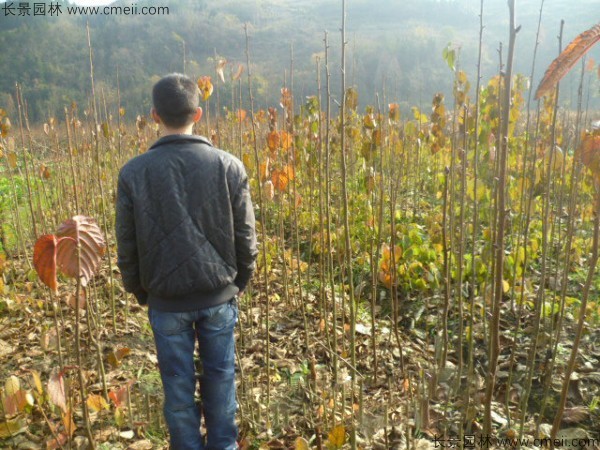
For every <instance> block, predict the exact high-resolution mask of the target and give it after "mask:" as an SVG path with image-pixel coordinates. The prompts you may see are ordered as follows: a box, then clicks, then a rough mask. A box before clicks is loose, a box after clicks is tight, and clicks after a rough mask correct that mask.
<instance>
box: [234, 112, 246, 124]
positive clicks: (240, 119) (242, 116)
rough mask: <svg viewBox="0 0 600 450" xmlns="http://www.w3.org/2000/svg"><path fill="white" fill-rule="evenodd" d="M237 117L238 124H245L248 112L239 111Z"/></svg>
mask: <svg viewBox="0 0 600 450" xmlns="http://www.w3.org/2000/svg"><path fill="white" fill-rule="evenodd" d="M236 117H237V120H238V122H243V121H244V119H245V118H246V110H245V109H238V110H237V113H236Z"/></svg>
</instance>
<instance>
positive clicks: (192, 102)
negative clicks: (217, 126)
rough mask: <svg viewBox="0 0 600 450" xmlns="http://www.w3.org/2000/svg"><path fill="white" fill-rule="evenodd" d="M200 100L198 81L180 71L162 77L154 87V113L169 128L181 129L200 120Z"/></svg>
mask: <svg viewBox="0 0 600 450" xmlns="http://www.w3.org/2000/svg"><path fill="white" fill-rule="evenodd" d="M199 101H200V96H199V93H198V86H196V83H194V82H193V81H192V80H191V79H190V78H188V77H187V76H185V75H182V74H180V73H172V74H170V75H167V76H165V77H163V78H161V79H160V80H159V81H158V82H157V83H156V84H155V85H154V87H153V88H152V103H153V105H154V110H153V114H154V113H156V114H157V115H158V117H159V118H160V121H161V122H162V123H163V124H164V125H165V126H166V127H168V128H172V129H179V128H183V127H185V126H186V125H189V124H191V123H192V122H197V121H198V120H200V115H201V114H202V110H201V109H200V108H199V107H198V103H199ZM155 120H156V117H155Z"/></svg>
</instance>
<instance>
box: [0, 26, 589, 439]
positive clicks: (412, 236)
mask: <svg viewBox="0 0 600 450" xmlns="http://www.w3.org/2000/svg"><path fill="white" fill-rule="evenodd" d="M482 26H483V25H482ZM343 30H344V28H343V26H342V42H346V40H345V38H344V36H343V32H344V31H343ZM509 31H510V35H511V41H514V38H515V34H516V30H515V29H514V28H511V30H509ZM581 31H584V30H581ZM323 37H324V47H323V54H322V55H320V56H318V57H317V58H316V59H315V72H314V77H315V85H316V89H315V91H314V92H313V93H310V95H308V96H306V95H304V96H299V95H297V94H296V93H295V92H294V79H293V74H294V72H293V67H290V71H289V76H288V78H287V80H286V82H285V83H283V84H282V85H281V86H272V87H271V89H276V90H278V92H280V103H279V104H274V105H271V106H269V107H266V108H259V107H256V106H255V104H256V102H255V99H254V93H253V76H252V67H253V65H255V64H259V63H260V61H253V60H252V54H251V45H250V44H249V42H250V39H247V43H246V45H247V51H246V57H247V60H246V62H245V63H243V64H241V65H239V66H238V65H236V66H232V65H231V64H228V63H227V61H226V60H225V59H219V58H216V59H215V60H214V67H213V68H210V69H207V70H206V73H199V74H193V76H194V77H195V79H197V80H198V87H199V89H200V92H201V97H202V106H203V108H204V110H205V114H204V117H203V119H202V121H201V122H200V123H199V124H198V125H197V127H196V132H197V133H199V134H202V135H205V136H207V137H209V138H210V139H211V140H212V142H213V143H214V144H215V145H216V146H218V147H220V148H223V149H226V150H228V151H230V152H232V153H233V154H235V155H236V156H237V157H239V158H240V159H241V160H242V161H243V163H244V165H245V167H246V170H247V172H248V175H249V178H250V183H251V188H252V196H253V201H254V205H255V212H256V218H257V234H258V239H259V249H260V253H259V257H258V262H257V270H256V272H255V275H254V278H253V282H252V285H251V287H250V288H249V289H248V290H247V292H246V293H245V295H244V297H243V298H241V299H240V305H239V306H240V320H239V324H238V328H237V332H236V333H237V369H238V378H237V379H238V402H239V410H238V418H239V424H240V447H241V448H243V449H285V448H296V449H308V448H316V449H323V448H328V449H341V448H363V449H367V448H369V449H371V448H373V449H404V448H437V447H440V446H457V445H460V446H463V444H464V446H465V447H467V446H468V445H467V444H468V443H470V442H474V444H473V448H474V447H475V446H477V447H478V448H489V447H507V446H509V445H510V446H520V447H527V448H534V447H540V446H542V444H546V445H548V446H553V445H555V446H561V445H567V444H564V443H565V442H567V441H568V443H569V444H568V446H572V447H577V446H579V447H584V446H588V447H589V448H593V445H594V443H595V445H596V446H598V445H599V439H600V344H599V342H600V301H599V300H598V295H599V292H600V278H599V277H598V276H597V275H596V270H595V268H596V263H597V260H598V239H599V236H598V235H599V226H600V225H599V220H600V219H599V216H598V207H599V205H600V203H599V201H600V200H599V199H600V197H599V193H600V184H599V183H600V181H599V180H600V148H599V147H600V145H599V144H600V131H599V128H600V127H599V126H598V125H596V126H595V127H594V121H597V120H598V119H599V118H600V114H599V113H598V112H597V111H592V110H589V109H588V108H587V106H586V105H587V104H588V100H589V98H590V96H595V95H598V91H597V89H594V86H596V87H597V83H598V76H599V71H598V65H597V64H596V63H595V62H594V61H593V59H591V58H588V59H585V58H583V59H582V60H581V63H578V64H576V65H575V68H574V69H573V71H575V72H576V73H578V74H579V84H580V89H579V95H578V102H577V104H576V105H575V107H574V108H564V107H562V106H561V102H560V87H556V88H554V87H553V88H552V89H550V90H549V91H548V92H547V93H546V94H545V95H544V96H543V97H542V98H540V99H539V100H536V99H534V96H533V93H534V90H535V89H534V88H535V86H530V82H529V80H530V79H531V78H532V77H531V75H529V74H528V75H523V74H517V73H512V71H511V67H512V62H511V58H512V52H511V48H510V45H509V46H508V49H504V50H501V51H500V52H499V59H500V62H501V64H500V65H501V69H499V73H498V75H497V76H494V77H492V78H490V79H482V78H481V77H480V76H479V73H477V72H476V71H475V72H474V73H468V72H467V71H465V70H463V69H462V68H461V65H460V52H459V50H458V49H456V48H453V47H451V46H449V47H448V48H446V49H445V50H443V51H442V50H441V49H440V64H442V65H445V66H447V71H448V72H447V73H448V77H451V78H452V79H453V92H452V95H451V96H444V95H443V94H441V93H439V94H436V95H434V96H433V97H432V98H431V99H427V100H426V101H423V103H422V104H421V105H419V106H417V105H415V106H413V107H412V108H411V109H410V110H406V111H401V108H400V107H399V104H398V101H397V100H396V99H393V98H388V97H387V95H386V92H385V89H382V91H381V92H380V93H379V94H378V95H377V96H376V97H375V99H374V101H373V102H371V103H369V102H367V101H365V100H362V101H360V102H359V99H360V97H363V98H364V99H367V98H371V97H372V96H371V95H370V93H364V92H358V90H357V89H356V88H355V87H353V86H351V85H350V84H349V83H346V80H345V79H344V75H343V72H342V75H341V76H342V80H341V86H342V91H341V92H342V93H343V95H338V96H335V95H332V92H331V88H330V83H331V78H332V77H340V70H339V67H340V62H339V61H335V62H332V61H331V60H330V58H329V47H328V45H329V44H328V36H327V34H324V36H323ZM89 48H90V75H91V77H90V92H89V101H88V102H87V103H86V104H77V103H67V104H66V105H65V108H64V111H63V112H62V113H61V114H57V115H52V116H49V117H48V118H47V120H46V121H45V122H43V123H30V121H29V118H28V114H27V108H28V105H27V103H26V102H25V101H24V100H23V98H24V96H23V93H24V92H26V91H27V86H26V85H19V84H18V85H17V86H16V88H15V92H13V93H12V94H11V95H12V96H13V98H14V100H15V104H16V105H17V108H16V114H14V115H8V113H7V112H6V111H4V110H0V124H1V138H0V161H1V162H0V218H1V220H0V359H1V361H2V363H1V369H0V371H1V372H0V373H1V376H2V380H1V381H2V383H1V385H2V387H1V388H0V398H1V400H2V401H1V402H0V405H1V409H0V446H1V447H3V448H22V449H37V448H48V449H56V448H63V449H66V448H78V449H79V448H98V449H113V448H122V449H125V448H128V449H150V448H167V432H166V426H165V423H164V419H163V417H162V386H161V384H160V376H159V373H158V367H157V360H156V356H155V353H154V344H153V338H152V332H151V330H150V327H149V325H148V320H147V316H146V313H147V311H146V308H144V307H140V306H139V305H137V304H136V302H135V299H134V298H133V297H132V296H131V295H130V294H128V293H126V292H124V289H123V287H122V285H121V282H120V274H119V271H118V268H117V265H116V244H115V237H114V205H115V194H116V179H117V175H118V172H119V169H120V167H121V166H122V165H123V164H124V163H125V162H126V161H128V160H129V159H130V158H132V157H134V156H136V155H138V154H140V153H143V152H145V151H147V149H148V148H149V147H150V146H151V144H152V143H153V141H154V140H156V139H157V138H158V137H159V134H160V132H159V128H158V126H157V125H156V124H154V123H153V122H152V120H151V119H150V117H148V116H145V115H137V114H132V113H130V112H129V111H128V110H126V109H125V108H124V107H122V106H121V105H120V104H119V103H118V102H116V103H111V102H108V101H107V100H106V98H105V97H104V96H103V92H102V91H101V90H96V89H95V85H94V77H93V74H94V72H93V52H92V49H93V44H91V43H90V47H89ZM340 53H341V56H342V67H345V61H344V57H345V49H344V46H342V50H341V52H340ZM534 67H535V61H534V62H533V63H532V71H533V70H534V69H533V68H534ZM536 70H538V71H539V70H542V69H540V68H537V69H536ZM215 87H219V90H216V89H214V88H215ZM223 89H226V92H227V93H228V95H226V96H223V95H221V96H218V95H216V93H217V92H224V91H223ZM335 98H340V100H339V101H335ZM359 104H361V105H365V104H366V106H360V107H359ZM1 106H2V105H0V107H1ZM41 237H42V238H41ZM40 238H41V239H40ZM57 248H58V254H57V253H56V249H57ZM34 253H35V254H36V256H35V258H34ZM36 269H37V270H36ZM57 273H58V275H57ZM198 370H201V367H199V368H198ZM472 436H474V439H475V441H471V439H472V438H471V437H472ZM550 438H552V441H550V440H549V439H550ZM544 439H546V440H545V441H544ZM554 439H558V440H562V441H560V442H561V443H562V444H557V443H558V442H559V441H554ZM586 439H587V440H586Z"/></svg>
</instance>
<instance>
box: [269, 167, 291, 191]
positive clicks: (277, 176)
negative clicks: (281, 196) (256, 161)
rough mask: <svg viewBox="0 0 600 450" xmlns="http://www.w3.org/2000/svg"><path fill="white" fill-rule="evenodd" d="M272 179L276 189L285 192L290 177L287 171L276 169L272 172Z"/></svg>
mask: <svg viewBox="0 0 600 450" xmlns="http://www.w3.org/2000/svg"><path fill="white" fill-rule="evenodd" d="M271 181H272V182H273V186H275V189H277V190H278V191H279V192H285V190H286V188H287V185H288V181H289V177H288V175H287V173H286V172H284V171H282V170H274V171H273V173H272V174H271Z"/></svg>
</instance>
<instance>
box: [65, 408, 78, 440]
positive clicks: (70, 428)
mask: <svg viewBox="0 0 600 450" xmlns="http://www.w3.org/2000/svg"><path fill="white" fill-rule="evenodd" d="M62 422H63V425H64V426H65V431H66V433H67V434H68V435H69V436H73V433H75V428H77V425H75V421H74V420H73V413H72V412H71V410H70V409H69V410H67V412H65V413H64V414H63V415H62Z"/></svg>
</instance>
